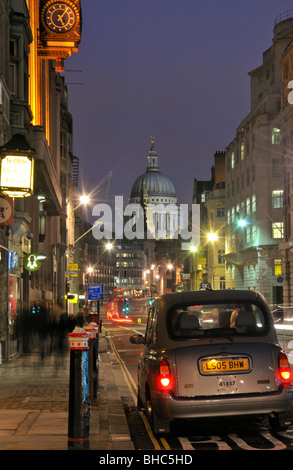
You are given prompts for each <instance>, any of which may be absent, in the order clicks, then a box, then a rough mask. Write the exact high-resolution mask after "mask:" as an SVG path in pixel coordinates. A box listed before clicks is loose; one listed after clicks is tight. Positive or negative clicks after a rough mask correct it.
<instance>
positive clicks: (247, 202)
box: [246, 197, 251, 215]
mask: <svg viewBox="0 0 293 470" xmlns="http://www.w3.org/2000/svg"><path fill="white" fill-rule="evenodd" d="M250 209H251V207H250V197H248V198H247V199H246V214H247V215H248V214H250Z"/></svg>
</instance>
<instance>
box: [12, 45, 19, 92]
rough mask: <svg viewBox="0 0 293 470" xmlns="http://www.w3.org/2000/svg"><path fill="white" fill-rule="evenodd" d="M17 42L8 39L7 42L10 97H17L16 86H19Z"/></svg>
mask: <svg viewBox="0 0 293 470" xmlns="http://www.w3.org/2000/svg"><path fill="white" fill-rule="evenodd" d="M18 43H19V41H18V39H16V38H15V39H10V41H9V53H10V64H9V91H10V93H11V95H12V96H15V97H18V86H19V78H18V73H19V60H20V57H19V44H18Z"/></svg>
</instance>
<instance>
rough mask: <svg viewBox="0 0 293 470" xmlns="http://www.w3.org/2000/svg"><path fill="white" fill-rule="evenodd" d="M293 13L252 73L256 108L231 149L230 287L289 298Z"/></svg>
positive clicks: (278, 26)
mask: <svg viewBox="0 0 293 470" xmlns="http://www.w3.org/2000/svg"><path fill="white" fill-rule="evenodd" d="M292 31H293V19H292V18H289V17H288V15H286V16H280V17H279V18H278V19H277V20H276V21H275V27H274V37H273V40H272V45H271V47H270V48H269V49H268V50H266V51H265V52H264V54H263V62H262V64H261V65H260V66H259V67H257V68H256V69H254V70H252V71H251V72H250V73H249V75H250V90H251V101H250V112H249V114H248V115H247V116H246V117H245V118H244V119H243V120H242V122H241V123H240V124H239V126H238V128H237V129H236V136H235V138H234V140H233V141H232V142H231V143H230V144H229V145H228V147H227V149H226V153H227V158H226V212H227V238H226V261H227V287H229V288H235V287H238V288H245V289H252V290H257V291H260V292H262V293H263V294H264V295H265V296H266V298H267V300H268V301H269V303H271V304H278V303H280V302H282V300H283V286H284V279H283V273H282V256H281V254H280V251H279V244H280V242H281V241H282V239H283V237H284V220H283V192H284V185H283V177H282V163H283V150H282V149H283V143H282V142H281V139H280V127H281V126H280V123H279V117H278V116H279V113H280V108H281V90H282V65H281V61H282V60H283V59H284V53H285V51H286V50H287V48H288V47H289V46H290V43H291V37H292Z"/></svg>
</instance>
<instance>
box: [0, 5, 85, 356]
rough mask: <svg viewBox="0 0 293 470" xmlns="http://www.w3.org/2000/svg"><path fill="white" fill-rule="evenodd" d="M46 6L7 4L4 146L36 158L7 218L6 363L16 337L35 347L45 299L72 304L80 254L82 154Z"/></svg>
mask: <svg viewBox="0 0 293 470" xmlns="http://www.w3.org/2000/svg"><path fill="white" fill-rule="evenodd" d="M43 3H44V2H43ZM46 5H47V4H46V3H45V6H46ZM41 7H42V2H41V1H39V0H3V1H2V2H1V5H0V31H1V32H0V39H1V41H0V147H1V149H2V150H3V149H4V150H5V148H6V147H7V148H10V147H9V145H11V143H13V144H14V145H16V146H17V147H19V148H17V150H19V149H20V150H22V149H25V147H26V146H27V147H28V148H29V149H32V151H33V160H34V188H33V194H32V195H31V196H30V197H27V198H18V197H17V198H15V199H14V202H13V218H12V222H10V224H9V225H7V224H6V222H5V221H3V220H1V219H0V263H1V276H0V287H1V288H0V291H1V296H2V298H1V300H2V302H0V303H1V306H0V342H1V350H2V357H3V358H4V359H5V360H7V359H8V358H9V356H10V354H11V352H12V342H13V341H14V340H16V343H17V349H18V350H20V351H22V350H26V349H27V348H29V346H30V345H29V343H30V338H28V337H27V334H26V333H27V331H29V325H30V321H31V319H32V315H33V314H35V312H36V311H37V310H36V308H35V307H36V306H39V305H40V304H43V305H44V307H45V308H46V309H47V312H48V315H53V314H54V315H55V314H57V312H60V311H61V310H63V309H65V308H66V305H65V303H64V295H65V292H66V283H67V272H68V271H67V267H68V263H69V262H70V259H71V258H73V252H74V244H73V241H74V205H75V202H74V191H75V188H76V176H77V173H76V168H77V162H78V159H77V157H75V156H74V154H73V148H72V135H73V125H72V116H71V115H70V113H69V112H68V102H67V98H68V96H67V87H66V84H65V81H64V78H63V77H62V76H61V75H60V73H59V72H57V70H56V65H57V62H58V63H59V62H60V60H59V59H58V57H57V56H56V55H55V56H54V53H53V52H52V50H51V53H50V54H48V55H47V56H45V55H44V51H47V52H48V50H49V49H46V44H45V42H44V41H43V39H42V38H41V37H40V34H41V31H42V25H41ZM42 8H43V7H42ZM61 49H62V48H61ZM62 50H63V49H62ZM63 55H64V57H63V59H65V58H66V54H63ZM67 55H68V51H67ZM12 150H16V147H15V148H14V149H12ZM0 196H1V199H0V200H1V201H3V194H0ZM1 207H3V203H2V204H1ZM31 254H34V256H36V257H39V259H41V260H42V262H41V263H39V267H38V269H37V270H33V269H30V267H29V269H27V265H26V264H25V259H26V256H27V255H31ZM28 266H30V265H28Z"/></svg>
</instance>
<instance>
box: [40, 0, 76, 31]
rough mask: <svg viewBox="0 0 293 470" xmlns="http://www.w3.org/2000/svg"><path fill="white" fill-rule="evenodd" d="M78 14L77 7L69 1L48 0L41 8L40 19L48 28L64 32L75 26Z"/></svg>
mask: <svg viewBox="0 0 293 470" xmlns="http://www.w3.org/2000/svg"><path fill="white" fill-rule="evenodd" d="M78 16H79V12H78V9H77V7H76V6H75V5H74V4H73V3H72V2H71V1H67V2H56V1H53V2H52V1H51V2H50V1H49V2H48V3H46V4H45V6H44V8H43V11H42V13H41V20H42V23H43V24H44V26H45V27H47V28H48V29H49V30H51V31H54V32H55V33H66V32H67V31H70V30H71V29H72V28H73V27H74V26H75V24H76V20H77V17H78Z"/></svg>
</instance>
